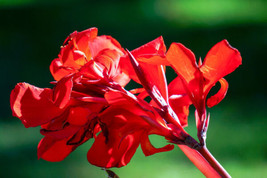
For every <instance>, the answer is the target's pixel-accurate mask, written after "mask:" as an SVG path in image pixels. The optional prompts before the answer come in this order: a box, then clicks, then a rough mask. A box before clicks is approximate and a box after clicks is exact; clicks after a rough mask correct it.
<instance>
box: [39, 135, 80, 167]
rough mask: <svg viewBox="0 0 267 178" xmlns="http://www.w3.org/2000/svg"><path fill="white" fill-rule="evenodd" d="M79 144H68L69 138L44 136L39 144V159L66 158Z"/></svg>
mask: <svg viewBox="0 0 267 178" xmlns="http://www.w3.org/2000/svg"><path fill="white" fill-rule="evenodd" d="M76 147H77V146H73V145H67V138H66V139H63V140H55V139H53V138H51V137H44V138H43V139H42V140H41V141H40V142H39V145H38V150H37V155H38V159H40V158H42V159H44V160H46V161H51V162H57V161H62V160H63V159H65V158H66V157H67V156H68V155H69V154H70V153H71V152H72V151H73V150H74V149H75V148H76Z"/></svg>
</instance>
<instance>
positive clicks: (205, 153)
mask: <svg viewBox="0 0 267 178" xmlns="http://www.w3.org/2000/svg"><path fill="white" fill-rule="evenodd" d="M198 152H199V153H200V154H201V155H202V156H203V157H204V158H205V159H206V160H207V161H208V162H209V163H210V165H211V166H212V167H213V168H214V169H215V170H216V171H217V172H218V173H219V174H220V175H221V177H224V178H229V177H231V176H230V175H229V174H228V172H227V171H226V170H225V169H224V168H223V167H222V165H221V164H220V163H219V162H218V161H217V160H216V159H215V158H214V157H213V156H212V154H211V153H210V152H209V150H208V149H207V147H205V146H203V147H201V148H200V149H199V150H198Z"/></svg>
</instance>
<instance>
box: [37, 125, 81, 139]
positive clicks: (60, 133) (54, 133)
mask: <svg viewBox="0 0 267 178" xmlns="http://www.w3.org/2000/svg"><path fill="white" fill-rule="evenodd" d="M79 129H80V127H78V126H72V125H69V126H65V127H64V128H63V129H61V130H46V129H41V131H40V133H41V134H42V135H44V136H46V137H53V138H54V139H63V138H68V137H70V136H73V135H74V134H75V133H76V132H77V131H78V130H79Z"/></svg>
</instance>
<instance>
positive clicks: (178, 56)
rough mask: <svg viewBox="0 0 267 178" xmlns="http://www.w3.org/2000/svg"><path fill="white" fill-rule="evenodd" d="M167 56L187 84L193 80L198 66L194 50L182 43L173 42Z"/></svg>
mask: <svg viewBox="0 0 267 178" xmlns="http://www.w3.org/2000/svg"><path fill="white" fill-rule="evenodd" d="M166 57H167V60H168V61H169V62H170V64H171V66H172V67H173V68H174V70H175V71H176V73H178V75H179V76H180V77H181V78H182V79H183V80H184V81H185V82H186V83H187V84H189V83H190V82H191V81H193V79H194V78H195V75H196V73H197V71H198V67H197V64H196V58H195V55H194V53H193V52H192V51H190V50H189V49H188V48H186V47H185V46H183V45H182V44H181V43H172V44H171V46H170V48H169V50H168V52H167V54H166Z"/></svg>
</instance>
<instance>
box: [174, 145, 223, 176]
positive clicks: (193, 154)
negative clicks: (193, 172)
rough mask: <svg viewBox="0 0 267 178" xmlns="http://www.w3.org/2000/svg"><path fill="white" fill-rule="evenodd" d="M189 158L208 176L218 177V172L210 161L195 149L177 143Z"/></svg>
mask: <svg viewBox="0 0 267 178" xmlns="http://www.w3.org/2000/svg"><path fill="white" fill-rule="evenodd" d="M178 146H179V147H180V149H181V150H182V151H183V152H184V154H185V155H186V156H187V157H188V158H189V160H190V161H191V162H192V163H193V164H194V165H195V166H196V167H197V168H198V169H199V170H200V171H201V172H202V174H204V175H205V176H206V177H208V178H219V177H221V176H220V174H219V173H218V172H217V171H216V170H215V169H214V168H213V167H212V166H211V165H210V163H209V162H208V161H207V160H206V159H205V158H204V157H203V156H202V155H201V154H200V153H199V152H198V151H197V150H195V149H192V148H189V147H188V146H186V145H178Z"/></svg>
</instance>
